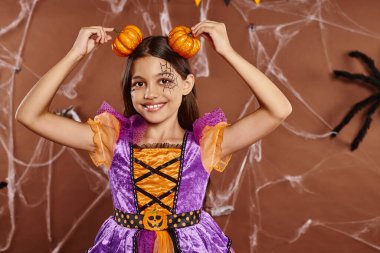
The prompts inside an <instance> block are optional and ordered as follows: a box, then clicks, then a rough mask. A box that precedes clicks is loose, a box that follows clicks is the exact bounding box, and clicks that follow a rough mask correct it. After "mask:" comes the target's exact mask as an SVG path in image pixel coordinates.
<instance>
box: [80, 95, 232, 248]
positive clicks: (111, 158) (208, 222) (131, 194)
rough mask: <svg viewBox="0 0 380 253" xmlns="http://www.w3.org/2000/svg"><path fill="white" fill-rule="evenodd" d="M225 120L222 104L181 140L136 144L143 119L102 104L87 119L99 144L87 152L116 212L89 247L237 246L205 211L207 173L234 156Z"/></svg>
mask: <svg viewBox="0 0 380 253" xmlns="http://www.w3.org/2000/svg"><path fill="white" fill-rule="evenodd" d="M226 121H227V120H226V118H225V115H224V113H223V111H222V110H221V109H220V108H218V109H215V110H213V111H212V112H209V113H206V114H204V115H203V116H202V117H200V118H198V119H197V120H196V121H195V122H194V123H193V131H189V130H186V132H185V135H184V136H183V140H182V144H169V143H153V144H144V145H143V144H140V145H138V144H137V143H135V142H134V141H135V140H136V139H137V137H138V136H140V137H141V134H142V133H143V129H144V127H143V126H144V122H145V120H144V119H143V118H142V117H141V116H140V115H138V114H135V115H133V116H130V117H128V118H127V117H125V116H124V115H122V114H120V113H118V112H117V111H116V110H115V109H114V108H112V107H111V106H110V105H109V104H108V103H107V102H103V104H102V105H101V107H100V108H99V109H98V111H97V113H96V116H95V117H94V119H91V118H90V119H88V121H87V123H88V124H89V125H90V126H91V129H92V130H93V132H94V137H93V141H94V143H95V144H96V150H95V151H93V152H89V155H90V157H91V159H92V161H93V162H94V164H95V165H96V166H100V165H101V164H103V165H104V166H106V168H108V177H109V181H110V186H111V192H112V200H113V206H114V213H113V215H111V216H110V217H108V218H107V219H106V220H105V221H104V223H103V224H102V226H101V228H100V230H99V232H98V234H97V235H96V238H95V243H94V245H93V246H92V247H91V248H90V249H88V251H87V252H89V253H100V252H113V253H117V252H123V253H126V252H138V253H141V252H143V253H152V252H160V253H161V252H165V253H166V252H168V253H169V252H213V253H217V252H231V251H232V252H233V250H232V248H231V240H230V239H229V238H228V237H227V236H226V235H225V234H224V233H223V231H222V230H221V229H220V227H219V226H218V225H217V223H216V222H215V221H214V220H213V218H212V217H211V216H210V215H209V214H208V213H207V212H205V211H204V210H202V203H203V199H204V196H205V191H206V186H207V182H208V179H209V175H210V172H211V171H212V170H213V169H215V170H218V171H220V172H222V171H223V170H224V169H225V168H226V166H227V164H228V162H229V161H230V159H231V155H228V156H226V157H220V155H221V142H222V140H223V131H224V128H225V127H226V126H227V125H228V123H227V122H226Z"/></svg>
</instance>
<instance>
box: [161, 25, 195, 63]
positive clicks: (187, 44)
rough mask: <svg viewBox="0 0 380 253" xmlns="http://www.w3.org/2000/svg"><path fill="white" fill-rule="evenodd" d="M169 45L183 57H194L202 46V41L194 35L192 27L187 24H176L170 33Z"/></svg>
mask: <svg viewBox="0 0 380 253" xmlns="http://www.w3.org/2000/svg"><path fill="white" fill-rule="evenodd" d="M168 42H169V46H170V47H171V48H172V49H173V50H174V51H175V52H177V53H178V54H179V55H181V56H182V57H184V58H186V59H188V58H191V57H193V56H194V55H195V54H196V53H197V52H198V51H199V49H200V47H201V41H200V40H199V38H198V37H194V35H193V33H192V32H191V29H190V28H189V27H187V26H183V25H180V26H176V27H175V28H173V29H172V30H171V31H170V33H169V35H168Z"/></svg>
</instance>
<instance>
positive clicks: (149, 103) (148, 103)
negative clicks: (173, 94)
mask: <svg viewBox="0 0 380 253" xmlns="http://www.w3.org/2000/svg"><path fill="white" fill-rule="evenodd" d="M159 104H166V102H159V103H151V102H147V103H145V104H143V105H159Z"/></svg>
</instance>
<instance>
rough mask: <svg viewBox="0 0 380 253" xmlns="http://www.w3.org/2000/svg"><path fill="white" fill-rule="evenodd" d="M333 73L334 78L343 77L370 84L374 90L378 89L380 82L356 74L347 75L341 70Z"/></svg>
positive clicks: (347, 73)
mask: <svg viewBox="0 0 380 253" xmlns="http://www.w3.org/2000/svg"><path fill="white" fill-rule="evenodd" d="M333 72H334V74H335V77H344V78H347V79H349V80H353V81H356V80H359V81H363V82H364V83H367V84H371V85H373V86H375V88H377V89H380V80H379V81H377V80H376V79H373V78H372V77H370V76H365V75H363V74H357V73H349V72H347V71H343V70H334V71H333Z"/></svg>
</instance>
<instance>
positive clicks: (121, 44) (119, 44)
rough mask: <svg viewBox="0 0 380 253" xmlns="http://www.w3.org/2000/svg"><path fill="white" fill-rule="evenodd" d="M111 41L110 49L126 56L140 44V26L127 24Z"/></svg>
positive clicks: (141, 37)
mask: <svg viewBox="0 0 380 253" xmlns="http://www.w3.org/2000/svg"><path fill="white" fill-rule="evenodd" d="M114 32H116V33H118V36H117V37H116V38H115V39H114V40H113V42H112V51H114V52H115V54H117V55H118V56H122V57H127V56H128V55H130V54H131V53H132V52H133V50H134V49H135V48H136V47H137V46H138V45H139V44H140V42H141V41H142V39H143V35H142V32H141V30H140V28H138V27H137V26H135V25H127V26H126V27H124V29H123V30H122V31H121V32H118V31H116V29H114Z"/></svg>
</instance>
